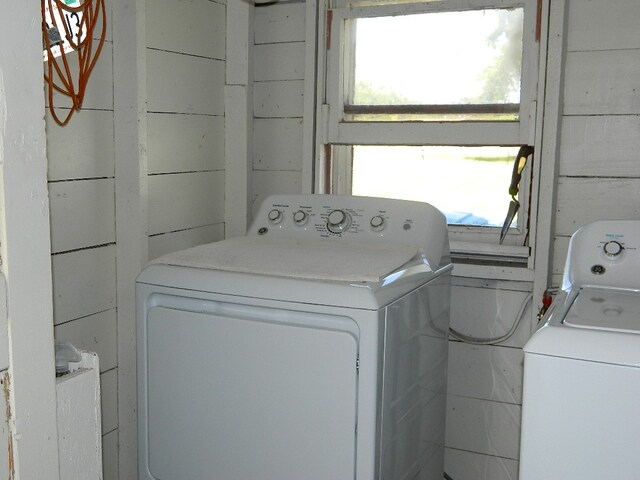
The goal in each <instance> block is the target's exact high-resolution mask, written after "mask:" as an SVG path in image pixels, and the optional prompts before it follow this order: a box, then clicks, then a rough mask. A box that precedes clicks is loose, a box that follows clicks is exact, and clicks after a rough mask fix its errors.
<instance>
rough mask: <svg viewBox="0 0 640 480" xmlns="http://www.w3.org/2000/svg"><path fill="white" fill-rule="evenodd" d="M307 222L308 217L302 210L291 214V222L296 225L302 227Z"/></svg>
mask: <svg viewBox="0 0 640 480" xmlns="http://www.w3.org/2000/svg"><path fill="white" fill-rule="evenodd" d="M307 220H309V215H307V212H305V211H303V210H298V211H297V212H296V213H294V214H293V221H294V223H295V224H296V225H304V224H305V223H307Z"/></svg>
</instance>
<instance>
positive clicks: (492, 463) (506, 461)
mask: <svg viewBox="0 0 640 480" xmlns="http://www.w3.org/2000/svg"><path fill="white" fill-rule="evenodd" d="M444 459H445V460H444V471H445V472H447V474H448V475H449V476H450V477H451V478H453V479H454V480H518V462H517V461H516V460H512V459H510V458H501V457H495V456H492V455H482V454H480V453H474V452H465V451H464V450H456V449H453V448H447V449H446V450H445V455H444Z"/></svg>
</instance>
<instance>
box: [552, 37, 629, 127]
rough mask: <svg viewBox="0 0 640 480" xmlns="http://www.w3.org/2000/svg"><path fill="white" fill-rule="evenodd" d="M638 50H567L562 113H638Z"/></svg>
mask: <svg viewBox="0 0 640 480" xmlns="http://www.w3.org/2000/svg"><path fill="white" fill-rule="evenodd" d="M639 92H640V49H635V50H611V51H592V52H568V53H567V58H566V66H565V87H564V114H565V115H583V114H618V115H622V114H637V113H638V112H640V94H639Z"/></svg>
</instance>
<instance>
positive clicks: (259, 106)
mask: <svg viewBox="0 0 640 480" xmlns="http://www.w3.org/2000/svg"><path fill="white" fill-rule="evenodd" d="M303 100H304V81H302V80H289V81H277V82H257V83H255V84H254V87H253V108H254V116H255V117H256V118H264V117H271V118H283V117H284V118H286V117H302V113H303V110H304V104H303Z"/></svg>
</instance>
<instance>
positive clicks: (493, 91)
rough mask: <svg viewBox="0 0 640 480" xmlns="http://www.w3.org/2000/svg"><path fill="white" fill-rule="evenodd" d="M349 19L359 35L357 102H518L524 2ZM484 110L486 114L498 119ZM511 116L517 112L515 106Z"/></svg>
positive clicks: (405, 103) (422, 103)
mask: <svg viewBox="0 0 640 480" xmlns="http://www.w3.org/2000/svg"><path fill="white" fill-rule="evenodd" d="M350 22H352V27H354V30H353V31H354V32H355V40H356V41H355V44H356V47H355V62H354V63H355V72H354V77H353V85H352V87H353V89H352V92H353V99H352V102H351V103H352V104H353V105H490V104H502V105H509V104H511V105H512V107H511V110H513V105H514V104H518V103H519V102H520V70H521V63H522V25H523V10H522V8H515V9H510V10H507V9H490V10H472V11H460V12H437V13H423V14H413V15H403V16H393V17H374V18H359V19H355V20H350ZM502 109H503V110H504V107H503V108H502ZM476 110H477V109H476ZM507 110H509V108H507ZM453 113H454V115H455V114H458V112H457V111H454V112H453ZM355 114H361V113H358V112H355ZM490 114H491V112H489V115H490ZM473 115H474V114H473V112H472V113H471V116H472V117H473ZM476 115H480V114H477V113H476ZM486 115H487V114H485V116H484V117H482V119H493V118H486ZM509 115H510V118H509V119H517V113H514V112H511V113H510V114H509ZM441 116H442V115H441ZM496 116H497V117H499V118H500V119H504V118H502V117H500V114H499V113H496ZM454 119H455V118H454Z"/></svg>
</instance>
